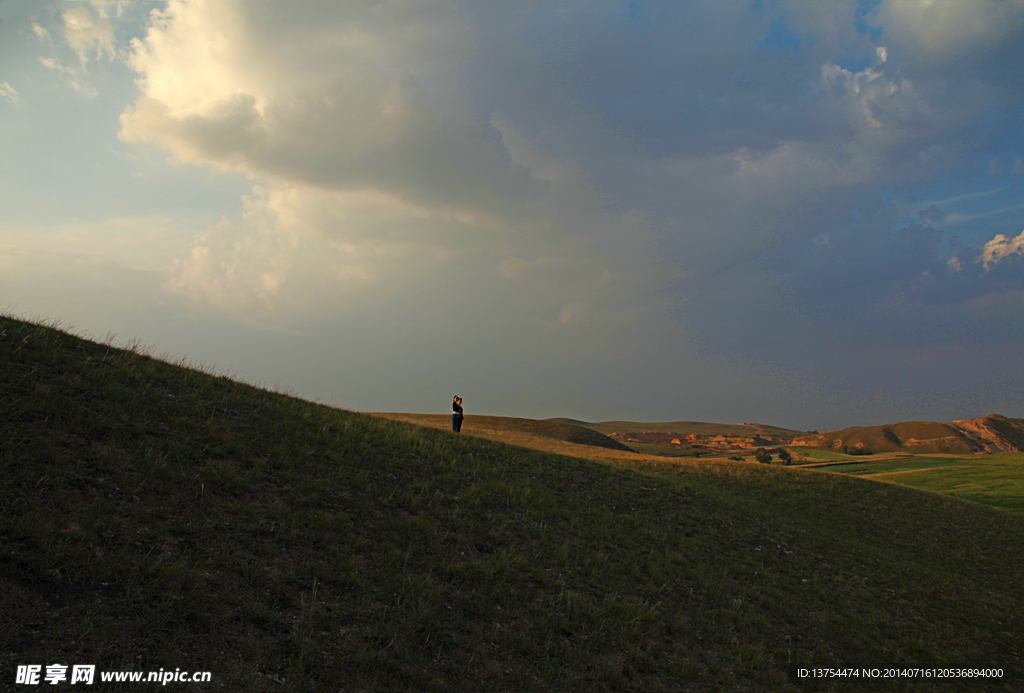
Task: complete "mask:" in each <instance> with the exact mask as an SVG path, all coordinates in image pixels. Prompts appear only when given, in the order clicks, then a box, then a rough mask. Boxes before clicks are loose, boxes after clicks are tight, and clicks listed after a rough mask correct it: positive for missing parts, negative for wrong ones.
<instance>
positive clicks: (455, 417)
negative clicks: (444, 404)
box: [452, 395, 463, 433]
mask: <svg viewBox="0 0 1024 693" xmlns="http://www.w3.org/2000/svg"><path fill="white" fill-rule="evenodd" d="M462 419H463V414H462V398H461V397H459V396H458V395H455V397H454V399H452V431H453V432H454V433H459V432H461V431H462Z"/></svg>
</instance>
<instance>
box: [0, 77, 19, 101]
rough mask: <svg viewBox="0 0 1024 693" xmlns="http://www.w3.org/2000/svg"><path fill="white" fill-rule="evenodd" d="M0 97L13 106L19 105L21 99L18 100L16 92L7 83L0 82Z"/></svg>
mask: <svg viewBox="0 0 1024 693" xmlns="http://www.w3.org/2000/svg"><path fill="white" fill-rule="evenodd" d="M0 96H2V97H3V98H5V99H7V100H8V101H10V102H11V103H12V104H14V105H15V106H17V105H18V104H19V103H21V98H19V96H18V92H17V91H16V90H15V89H14V87H12V86H11V85H10V84H8V83H7V82H0Z"/></svg>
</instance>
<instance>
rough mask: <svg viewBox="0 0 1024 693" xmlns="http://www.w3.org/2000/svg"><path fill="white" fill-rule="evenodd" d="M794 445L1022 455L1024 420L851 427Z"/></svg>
mask: <svg viewBox="0 0 1024 693" xmlns="http://www.w3.org/2000/svg"><path fill="white" fill-rule="evenodd" d="M793 444H794V445H797V446H806V447H813V448H831V449H834V450H843V451H846V452H862V453H866V452H871V453H875V452H907V453H958V454H973V453H983V452H1024V419H1010V418H1007V417H1005V416H1001V415H999V414H990V415H989V416H985V417H982V418H979V419H961V420H957V421H952V422H950V423H939V422H935V421H904V422H902V423H896V424H886V425H882V426H854V427H851V428H844V429H841V430H838V431H829V432H827V433H823V434H820V435H811V436H804V437H801V438H797V439H794V441H793Z"/></svg>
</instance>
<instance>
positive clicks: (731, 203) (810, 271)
mask: <svg viewBox="0 0 1024 693" xmlns="http://www.w3.org/2000/svg"><path fill="white" fill-rule="evenodd" d="M956 4H957V3H934V5H935V6H938V5H949V6H952V5H956ZM966 4H970V3H965V5H966ZM930 7H931V5H928V4H927V3H913V2H901V3H895V2H893V3H890V2H883V3H882V4H881V5H879V6H878V8H877V10H876V11H875V12H874V13H872V14H871V15H870V16H868V17H867V18H865V17H864V16H863V14H860V15H859V14H858V3H855V2H852V1H849V2H848V1H846V0H834V1H829V2H820V3H806V2H795V1H794V2H788V1H787V2H780V3H757V4H755V5H750V6H747V5H744V4H743V3H676V4H661V3H659V4H650V5H647V4H644V5H643V7H642V10H641V11H640V12H639V19H638V18H637V16H636V15H637V13H636V12H634V13H630V11H629V8H628V7H627V5H626V4H625V3H603V4H596V3H590V2H579V3H568V4H564V5H562V6H560V7H558V8H555V7H553V6H551V5H548V4H544V3H527V4H517V3H501V4H497V3H470V2H465V3H460V2H442V1H441V0H438V1H436V2H433V1H431V2H424V3H417V4H415V5H413V4H409V3H402V2H393V3H392V2H384V3H376V4H359V3H344V4H323V3H280V2H272V1H269V0H268V1H266V2H245V1H242V0H232V1H224V2H204V1H199V0H196V1H193V2H185V1H184V0H170V1H169V2H168V3H167V4H166V6H165V7H164V8H163V9H162V10H160V11H158V12H155V13H154V14H153V15H152V16H151V18H150V22H149V26H148V29H147V31H146V33H145V35H144V36H142V37H140V38H138V39H137V40H135V41H134V42H133V43H132V47H131V50H130V52H129V58H128V60H129V64H130V66H131V67H132V69H133V70H135V71H136V72H137V73H138V76H139V80H138V84H139V88H140V91H141V95H140V97H139V98H138V99H137V101H136V102H135V103H134V104H133V105H132V106H131V107H130V108H128V109H127V110H126V111H125V112H124V113H123V114H122V116H121V130H120V133H119V134H120V137H121V138H122V139H123V140H125V141H127V142H147V143H152V144H156V145H159V146H161V147H163V148H165V149H166V150H167V151H170V152H171V153H172V154H173V155H174V156H175V157H176V158H177V159H178V160H180V161H183V162H190V163H196V164H201V165H208V166H215V167H219V168H221V169H225V170H233V171H240V172H242V173H244V174H246V175H247V176H249V177H250V178H251V179H252V181H253V184H254V186H260V187H259V188H258V189H256V188H254V192H253V195H252V197H251V199H250V200H249V201H248V202H247V203H246V211H245V213H244V215H243V218H242V219H241V221H225V222H223V223H221V224H219V225H215V226H212V227H210V228H209V229H207V230H205V231H204V232H203V234H201V235H200V236H197V238H196V239H195V242H194V247H193V248H192V250H191V251H190V252H189V253H188V254H186V255H184V256H182V257H181V258H180V260H179V263H178V265H176V267H175V270H174V273H173V277H172V279H171V280H169V282H168V283H167V285H166V286H167V287H168V289H170V290H172V291H174V292H178V293H182V294H185V295H189V296H193V297H195V298H197V299H202V300H207V301H209V302H211V303H213V304H214V305H217V306H220V307H222V308H224V309H228V308H232V309H234V310H239V311H245V310H259V311H266V312H268V313H269V312H274V311H277V312H281V311H283V310H284V309H285V307H288V308H289V309H290V308H294V307H295V306H297V305H300V304H302V303H303V302H304V301H308V302H311V303H315V302H316V301H323V300H326V299H324V298H323V296H331V297H332V298H331V300H335V298H334V297H338V296H342V295H344V296H348V297H349V300H354V299H353V297H371V298H368V299H367V300H378V299H379V298H380V297H381V296H382V295H383V294H385V293H387V292H390V291H392V290H397V288H396V287H403V288H404V290H407V291H410V292H414V293H415V292H419V293H422V292H423V291H424V290H425V289H424V287H428V286H429V287H438V286H444V284H445V282H452V283H455V280H451V279H445V277H468V276H473V277H474V282H475V284H474V294H475V295H474V296H473V297H472V299H471V300H470V301H469V302H470V303H471V304H472V306H473V307H472V308H470V309H469V310H472V311H475V314H478V315H479V314H483V313H485V312H486V310H487V308H486V306H485V301H486V300H492V299H493V297H494V296H502V295H504V296H507V297H508V298H507V300H508V301H510V302H511V301H519V302H521V303H522V304H523V305H528V306H529V308H523V309H522V311H521V313H517V314H516V315H517V318H516V319H519V318H522V319H527V317H528V318H529V319H531V320H532V319H534V318H535V317H536V316H537V315H543V316H545V318H544V319H545V320H547V321H548V323H550V324H552V325H554V326H555V327H556V328H558V327H564V328H566V329H570V327H571V326H579V325H584V324H592V323H600V322H602V321H607V322H608V323H609V324H612V323H615V319H614V316H616V315H625V314H627V312H628V311H629V310H633V309H636V310H640V309H639V308H638V306H639V307H642V308H651V307H653V306H657V307H658V309H659V310H660V309H663V308H664V305H665V303H675V304H677V305H678V306H681V307H680V308H679V309H678V311H677V312H676V313H675V314H674V315H673V318H674V319H676V320H679V321H681V322H684V323H689V324H694V325H699V326H700V329H699V331H700V332H701V333H702V334H704V335H706V336H708V339H709V341H710V342H715V346H716V347H717V346H719V345H721V344H725V345H729V344H736V343H738V340H737V339H736V335H737V333H741V332H743V330H744V329H745V328H744V325H746V324H752V323H757V322H758V321H762V320H763V321H766V322H768V323H769V324H770V322H771V321H770V319H769V317H766V316H772V315H775V316H779V315H784V316H785V317H786V319H791V320H793V321H795V322H794V324H797V323H799V324H801V325H806V324H815V325H820V324H822V323H829V322H830V321H832V322H834V323H835V324H842V322H843V321H844V320H862V321H863V323H864V324H869V323H870V322H871V321H872V320H875V324H877V325H878V327H877V329H875V331H874V333H873V334H874V336H876V337H880V338H883V339H884V338H887V337H885V335H884V331H885V330H884V327H885V326H886V325H888V323H887V322H885V320H882V319H880V317H879V316H881V315H883V314H884V313H885V311H890V313H891V311H892V310H895V309H894V308H892V306H893V305H897V304H898V305H905V306H910V305H911V304H913V302H914V301H918V302H920V301H921V300H923V299H922V298H921V297H922V296H924V295H925V294H927V293H928V292H929V291H930V292H932V293H931V294H930V295H937V293H936V291H938V290H937V289H934V288H931V289H929V288H927V287H929V286H931V287H934V286H937V285H938V284H942V283H943V282H946V283H945V284H942V286H943V287H945V288H943V289H942V291H945V292H946V295H948V296H954V295H956V292H957V291H960V289H956V288H955V287H956V286H961V285H954V284H952V283H949V282H947V279H949V277H952V276H953V275H957V276H960V277H961V278H962V277H967V276H968V275H969V276H970V277H971V279H970V281H971V282H974V284H972V285H971V286H972V288H970V290H969V291H968V290H967V289H963V293H961V294H959V295H960V296H961V297H962V296H965V295H968V294H971V295H977V292H978V291H982V290H983V287H984V281H983V278H981V276H980V275H977V276H976V275H975V274H972V272H975V270H977V268H979V267H981V264H979V262H978V261H976V256H977V255H978V254H979V253H981V252H982V251H981V250H980V249H977V248H976V249H975V256H971V257H969V256H968V254H967V251H966V250H963V251H961V253H958V254H957V256H956V258H949V257H948V252H947V253H946V255H943V252H944V251H943V247H944V246H943V243H944V236H943V233H942V231H941V230H940V229H939V228H938V227H942V226H945V225H948V224H951V223H955V222H956V221H958V220H960V217H957V216H956V214H957V213H956V212H954V211H953V210H954V209H955V207H952V208H951V207H949V206H947V204H946V201H941V204H939V203H936V204H932V205H930V206H928V205H924V206H923V205H922V204H921V203H920V202H918V201H917V200H916V199H914V198H913V196H912V195H911V194H909V193H907V192H906V191H908V190H910V189H911V188H913V186H915V185H916V184H917V183H918V182H919V181H921V180H924V179H926V178H928V177H929V176H935V175H937V172H940V171H942V170H945V169H947V168H949V167H953V166H956V165H959V164H960V163H961V162H963V161H964V160H967V159H968V158H969V157H972V156H987V157H989V158H991V157H992V156H993V152H992V151H991V150H990V147H991V146H992V142H993V141H994V140H993V139H990V138H992V137H993V136H992V134H991V132H990V131H988V130H986V129H984V128H978V127H977V124H978V122H979V118H981V117H982V116H983V115H984V114H985V113H990V112H991V110H992V109H999V108H1004V107H1005V106H1006V105H1007V104H1012V103H1014V101H1013V99H1014V98H1016V97H1014V96H1013V95H1012V93H1011V92H1007V91H1005V90H1003V89H1001V88H1000V87H999V83H998V80H997V79H996V78H994V77H991V78H990V73H988V72H985V71H978V72H977V74H978V75H979V76H978V78H977V79H960V78H959V76H960V75H961V74H962V72H963V71H968V70H969V69H971V68H970V67H969V65H968V63H969V62H970V60H978V57H977V56H978V54H979V52H981V53H985V54H986V55H992V51H998V50H1005V49H1006V46H1007V45H1009V44H1012V43H1013V41H1012V39H1013V37H1014V36H1015V35H1016V34H1015V33H1014V32H1017V31H1018V29H1017V28H1015V27H1017V23H1016V22H1017V17H1018V9H1019V8H1018V4H1016V3H1008V4H1006V6H1005V7H1003V6H998V3H988V2H981V3H980V4H976V5H975V6H974V7H975V9H977V10H979V13H980V15H981V19H978V18H967V19H965V21H966V22H967V23H966V25H965V26H962V27H956V28H948V27H946V28H944V25H943V24H942V22H941V21H939V19H941V17H940V14H941V12H947V13H950V12H951V13H952V15H951V17H954V18H959V17H961V14H962V11H961V10H959V9H947V10H942V11H941V12H940V13H939V14H936V13H937V12H939V10H938V9H930ZM964 12H965V11H964ZM943 16H944V15H943ZM964 17H966V15H964ZM94 18H95V17H94ZM937 18H939V19H937ZM864 21H867V22H868V25H869V27H874V28H877V29H878V33H877V34H874V35H872V33H871V31H868V30H866V29H865V27H864V26H863V25H862V22H864ZM979 22H981V24H979ZM997 25H998V26H997ZM697 26H699V27H700V31H688V30H687V27H697ZM780 26H781V27H785V28H786V31H788V32H790V33H791V34H792V37H793V39H792V40H791V41H789V42H779V41H775V42H773V41H772V40H771V38H770V36H771V32H772V31H773V27H780ZM681 35H684V36H685V40H680V36H681ZM801 37H803V39H805V40H802V39H801ZM878 40H880V41H881V43H882V44H883V45H876V43H877V42H878ZM82 41H83V43H81V44H80V48H82V50H83V51H84V52H86V53H87V54H88V55H89V56H90V58H91V57H92V56H99V55H105V54H107V49H106V48H103V47H102V46H104V45H105V44H102V42H101V41H100V40H99V39H95V40H92V42H91V43H87V42H85V39H84V38H83V39H82ZM943 41H946V43H945V44H944V43H943ZM76 50H77V49H76ZM986 51H987V52H986ZM927 55H940V56H941V57H942V59H943V60H946V59H948V60H951V61H954V62H953V63H951V64H952V65H953V67H950V68H948V71H947V73H946V74H941V73H939V72H937V71H935V70H929V69H927V67H926V62H927V61H923V60H922V58H921V56H927ZM968 58H969V59H968ZM957 61H959V62H957ZM971 74H974V73H971ZM992 74H994V73H992ZM892 191H896V192H895V193H893V192H892ZM908 218H910V219H915V220H916V221H917V222H919V223H915V224H908V223H907V219H908ZM993 252H995V251H993ZM992 261H995V255H993V260H992ZM957 267H961V268H962V269H961V271H959V272H957V271H955V270H956V268H957ZM481 268H482V269H481ZM949 281H952V280H949ZM958 281H959V280H958ZM413 282H421V283H420V284H415V283H413ZM375 292H376V293H375ZM972 292H973V293H972ZM665 296H670V298H668V299H666V298H665ZM894 296H895V297H900V300H901V301H904V303H899V302H898V301H894V300H893V297H894ZM318 297H319V298H318ZM374 297H375V298H374ZM337 300H338V301H339V302H342V303H343V302H344V300H343V299H340V298H339V299H337ZM950 300H952V299H950ZM828 301H832V304H831V305H830V307H829V309H828V310H825V309H824V308H823V306H824V305H825V304H826V303H827V302H828ZM332 305H333V304H332ZM641 312H642V311H641ZM634 314H638V313H634ZM651 314H652V313H651ZM523 316H527V317H523ZM851 316H852V317H851ZM857 316H863V317H857ZM891 317H892V315H891V314H890V315H889V318H891ZM889 318H886V319H889ZM780 319H781V318H780ZM914 321H915V318H914V316H913V314H912V311H911V310H910V309H909V308H907V312H906V313H905V314H901V315H900V316H899V318H898V320H897V322H900V323H901V324H905V325H907V328H906V331H907V332H910V331H912V329H913V327H912V326H913V325H914V324H915V323H914ZM716 324H718V325H719V327H717V328H716V327H715V325H716ZM573 329H574V328H573Z"/></svg>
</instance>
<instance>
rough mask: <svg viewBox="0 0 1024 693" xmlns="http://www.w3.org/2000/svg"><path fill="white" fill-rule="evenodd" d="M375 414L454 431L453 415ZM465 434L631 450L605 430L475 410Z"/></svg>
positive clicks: (466, 419)
mask: <svg viewBox="0 0 1024 693" xmlns="http://www.w3.org/2000/svg"><path fill="white" fill-rule="evenodd" d="M372 416H382V417H385V418H388V419H392V420H394V421H405V422H407V423H414V424H417V425H420V426H429V427H431V428H438V429H441V430H451V425H452V417H451V415H450V414H398V413H373V414H372ZM461 433H464V434H466V435H476V436H480V437H482V438H491V437H493V436H494V435H495V434H499V433H500V434H501V438H502V441H503V442H511V441H515V439H516V437H517V435H519V436H521V437H522V439H523V440H527V439H534V438H542V439H543V438H547V439H550V440H551V441H561V442H565V443H572V444H574V445H590V446H593V447H598V448H606V449H608V450H622V451H624V452H631V450H630V448H629V447H627V446H625V445H623V444H622V443H620V442H619V441H617V440H615V439H614V438H609V437H608V436H606V435H604V434H603V433H598V432H597V431H594V430H592V429H589V428H584V427H582V426H574V425H572V424H566V423H560V422H556V421H551V420H539V419H521V418H517V417H512V416H486V415H485V416H479V415H476V414H472V413H471V414H469V415H468V416H466V417H464V420H463V425H462V429H461Z"/></svg>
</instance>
